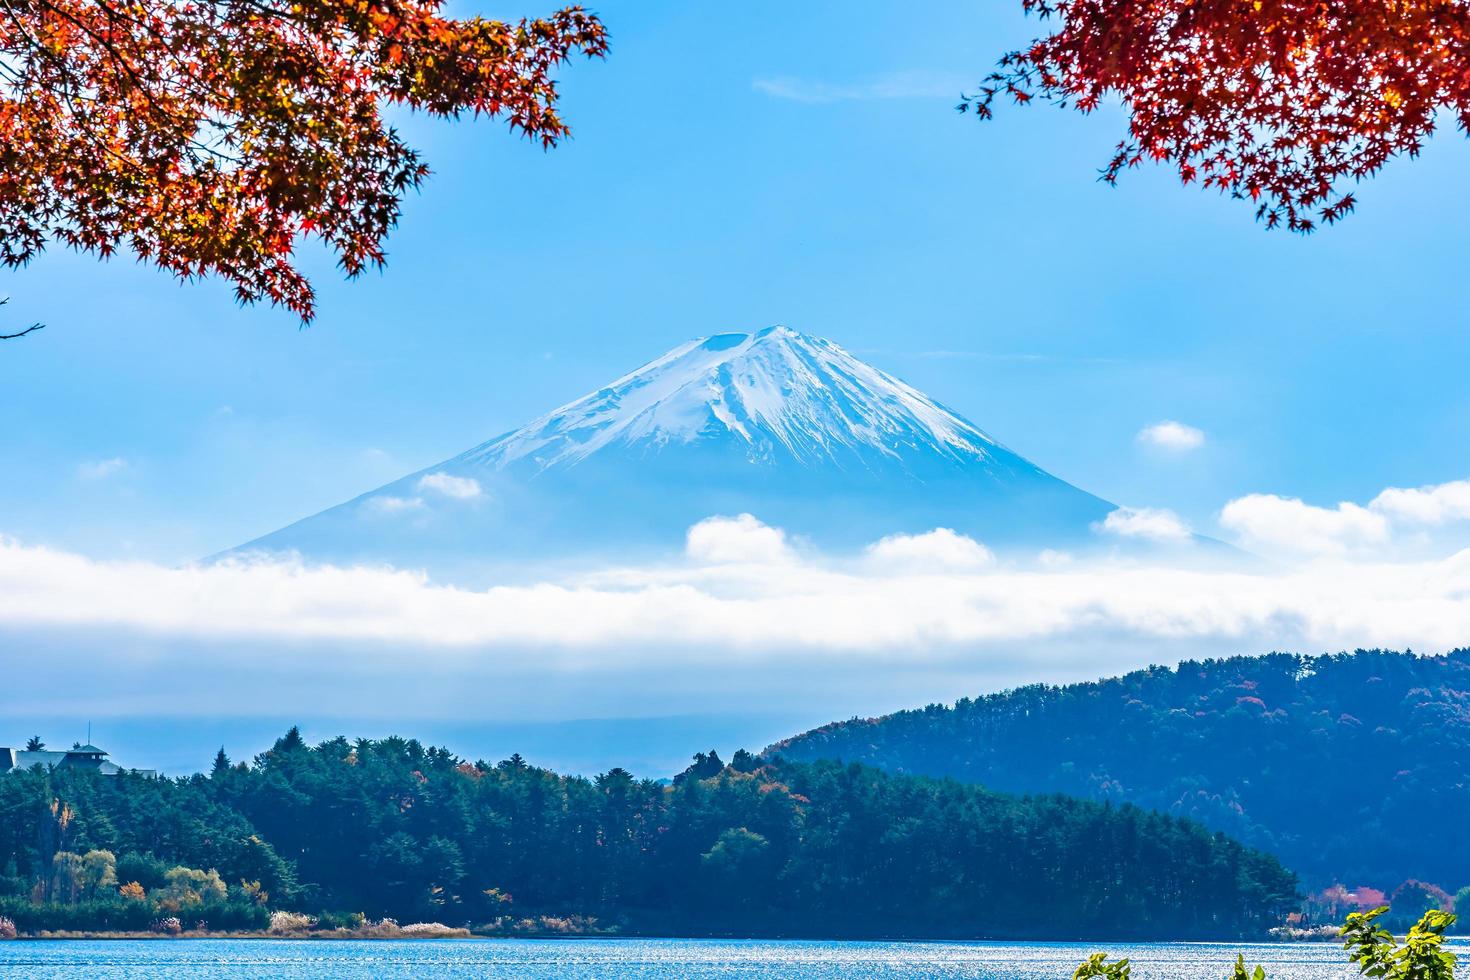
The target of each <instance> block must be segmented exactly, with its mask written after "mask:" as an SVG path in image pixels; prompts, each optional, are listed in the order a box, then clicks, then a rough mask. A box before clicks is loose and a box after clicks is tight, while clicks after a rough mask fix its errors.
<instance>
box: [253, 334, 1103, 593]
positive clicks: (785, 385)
mask: <svg viewBox="0 0 1470 980" xmlns="http://www.w3.org/2000/svg"><path fill="white" fill-rule="evenodd" d="M1114 509H1115V508H1114V505H1113V504H1110V503H1109V502H1107V501H1105V500H1102V499H1100V498H1098V497H1096V496H1093V495H1092V494H1089V493H1087V492H1085V491H1083V490H1079V489H1078V488H1076V487H1074V486H1072V485H1071V484H1068V483H1066V482H1065V481H1063V480H1060V479H1058V478H1056V477H1054V476H1052V475H1051V474H1049V473H1047V472H1046V471H1045V470H1043V469H1041V468H1040V467H1038V466H1037V465H1035V464H1034V463H1032V462H1030V461H1029V460H1027V459H1025V458H1023V457H1022V456H1020V455H1018V454H1017V453H1015V452H1013V451H1012V450H1010V449H1008V448H1006V447H1005V446H1003V445H1002V444H1001V443H1000V442H998V441H997V440H995V439H994V438H992V437H991V436H990V435H988V434H987V433H985V432H984V431H982V430H981V429H980V428H979V427H978V426H976V425H974V424H973V423H971V422H969V421H968V420H966V419H964V418H962V417H960V416H959V415H957V414H955V413H954V412H952V411H950V410H949V409H947V408H945V407H944V406H942V405H940V404H939V403H938V402H936V401H934V400H933V399H931V398H929V397H928V396H927V395H925V394H923V393H922V392H919V391H917V390H916V389H914V388H913V387H911V386H909V385H907V384H905V383H904V382H902V381H900V380H898V379H897V378H894V377H893V376H891V375H889V374H886V373H884V372H883V371H881V370H879V369H877V368H875V367H873V366H871V365H869V364H866V363H864V362H863V361H861V360H859V359H857V358H856V357H853V356H852V355H851V354H849V353H848V352H847V351H845V350H843V349H842V348H841V347H839V346H838V345H836V344H834V343H831V342H830V341H827V340H823V339H820V338H817V337H811V336H807V335H804V334H800V333H797V332H796V331H794V330H791V329H788V328H785V327H771V328H768V329H765V330H762V331H760V332H759V333H754V334H741V333H731V334H720V335H717V336H712V337H707V338H703V339H699V340H692V341H689V342H688V343H685V344H683V345H681V346H679V347H676V348H674V349H673V350H671V351H669V352H668V353H667V354H665V355H663V356H662V357H659V358H657V359H656V360H653V361H651V362H649V363H648V364H645V365H644V366H643V367H640V368H638V369H637V370H635V371H633V372H632V373H630V374H628V375H625V376H624V377H621V378H619V379H617V380H616V381H613V382H612V383H611V384H609V385H607V386H606V387H604V388H601V389H599V390H597V391H595V392H592V393H590V394H587V395H585V396H583V397H581V398H579V399H577V400H575V401H573V402H570V403H568V404H566V405H564V406H562V407H560V408H558V409H556V410H554V411H552V412H550V413H548V414H546V415H544V416H542V417H541V418H539V419H536V420H535V421H533V422H531V423H529V424H528V425H526V426H524V427H522V428H520V429H517V430H515V431H513V432H509V433H507V434H505V435H502V436H500V437H499V438H496V439H492V440H491V441H489V442H486V443H484V444H482V445H480V446H476V447H474V448H473V449H470V450H469V451H467V452H465V453H462V454H460V455H459V456H456V457H454V458H452V459H448V460H445V461H444V462H442V463H440V464H438V465H435V466H430V467H428V468H427V469H424V470H420V471H419V472H416V473H412V474H410V475H408V476H405V477H403V478H402V479H399V480H396V481H394V482H393V483H390V484H388V485H386V486H384V487H380V488H379V489H377V490H374V491H372V492H370V493H366V494H364V495H362V496H360V497H358V498H356V499H354V500H350V501H348V502H346V503H343V504H340V505H338V506H336V507H333V508H331V509H329V510H326V511H324V512H322V513H320V514H317V515H315V516H312V517H308V518H306V519H305V520H302V521H298V522H297V523H295V524H292V525H290V526H288V527H286V528H284V529H282V530H279V531H276V532H274V533H272V534H268V535H266V536H264V537H262V538H259V539H257V540H255V541H252V542H250V543H248V544H247V545H244V546H243V547H242V548H240V549H236V551H237V552H241V551H264V552H277V553H280V552H298V553H300V554H301V555H303V556H305V557H307V558H308V559H313V560H323V561H337V562H340V561H382V562H389V563H392V564H395V565H400V566H404V565H407V566H414V567H420V566H421V567H427V568H430V569H431V570H441V569H459V568H465V567H470V566H473V565H476V564H481V565H486V564H488V565H494V564H497V563H515V562H519V561H522V560H524V559H525V558H526V557H527V556H532V555H533V556H536V557H538V558H553V559H554V558H571V557H576V556H578V555H585V554H608V553H615V554H617V555H619V556H623V557H629V556H635V555H636V556H657V555H660V554H669V553H675V552H677V551H678V550H679V549H680V548H681V547H682V545H683V542H684V535H685V533H686V531H687V529H688V528H689V527H690V525H692V524H694V523H696V522H697V521H700V520H702V519H704V518H707V517H710V516H712V515H735V514H741V513H750V514H753V515H754V516H755V517H757V518H758V519H759V520H761V521H763V522H765V523H767V524H770V525H775V526H779V527H782V528H784V529H786V530H787V531H788V532H790V533H792V534H793V535H797V536H799V537H801V538H804V539H806V540H809V541H811V542H812V543H813V544H815V545H818V546H820V547H823V548H835V549H844V548H855V547H859V546H862V545H865V544H868V543H870V542H872V541H875V540H877V539H879V538H881V537H883V536H885V535H889V534H894V533H899V532H907V533H920V532H924V531H929V530H932V529H933V528H936V527H947V528H950V529H953V530H955V531H958V532H959V533H962V534H966V535H969V536H971V537H973V538H975V539H977V540H980V541H983V542H984V543H985V544H987V545H990V546H1000V547H1005V546H1008V545H1024V546H1032V545H1035V546H1038V547H1051V546H1066V545H1072V544H1077V543H1079V542H1081V543H1085V542H1088V541H1092V540H1095V539H1096V532H1095V530H1094V527H1095V525H1096V524H1097V522H1099V521H1101V520H1103V519H1104V518H1105V517H1106V515H1107V514H1108V513H1110V512H1111V511H1113V510H1114Z"/></svg>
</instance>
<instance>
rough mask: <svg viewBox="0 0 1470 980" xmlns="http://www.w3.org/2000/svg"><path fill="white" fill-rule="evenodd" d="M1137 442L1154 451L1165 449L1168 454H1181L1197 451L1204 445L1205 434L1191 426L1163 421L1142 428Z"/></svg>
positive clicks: (1172, 421)
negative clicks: (1192, 450) (1150, 447)
mask: <svg viewBox="0 0 1470 980" xmlns="http://www.w3.org/2000/svg"><path fill="white" fill-rule="evenodd" d="M1138 441H1139V442H1141V443H1143V444H1144V445H1145V446H1152V447H1154V448H1155V449H1165V450H1168V451H1169V452H1174V453H1183V452H1189V451H1190V450H1191V449H1198V448H1199V447H1200V446H1203V445H1204V444H1205V434H1204V433H1203V432H1201V431H1200V430H1199V429H1196V428H1195V427H1194V426H1192V425H1185V424H1184V423H1183V422H1175V421H1174V420H1172V419H1165V420H1164V421H1162V422H1155V423H1154V424H1153V425H1149V426H1144V428H1142V429H1140V430H1139V432H1138Z"/></svg>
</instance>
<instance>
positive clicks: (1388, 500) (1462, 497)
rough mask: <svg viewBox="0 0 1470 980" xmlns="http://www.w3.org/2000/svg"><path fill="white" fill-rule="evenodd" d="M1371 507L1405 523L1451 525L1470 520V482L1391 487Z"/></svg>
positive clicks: (1375, 499)
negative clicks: (1452, 522)
mask: <svg viewBox="0 0 1470 980" xmlns="http://www.w3.org/2000/svg"><path fill="white" fill-rule="evenodd" d="M1368 507H1369V508H1370V509H1371V510H1373V511H1375V512H1377V513H1380V514H1383V515H1385V516H1386V517H1388V518H1390V519H1392V520H1396V521H1401V522H1403V523H1405V524H1430V525H1438V524H1447V523H1449V522H1450V521H1463V520H1467V519H1470V480H1454V481H1451V482H1449V483H1441V484H1439V485H1438V486H1428V487H1418V488H1415V489H1404V488H1401V487H1389V488H1388V489H1387V490H1385V491H1383V492H1382V493H1380V494H1379V495H1378V496H1376V497H1374V498H1373V500H1372V501H1371V502H1370V503H1369V504H1368Z"/></svg>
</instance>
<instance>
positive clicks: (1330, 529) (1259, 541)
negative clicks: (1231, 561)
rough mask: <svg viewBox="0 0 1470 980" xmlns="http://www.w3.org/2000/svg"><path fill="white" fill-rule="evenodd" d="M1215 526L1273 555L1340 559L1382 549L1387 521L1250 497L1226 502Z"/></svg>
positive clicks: (1343, 508)
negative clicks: (1218, 522)
mask: <svg viewBox="0 0 1470 980" xmlns="http://www.w3.org/2000/svg"><path fill="white" fill-rule="evenodd" d="M1220 525H1221V526H1222V527H1224V528H1226V529H1227V530H1229V531H1232V532H1234V533H1235V535H1236V536H1237V538H1238V539H1239V541H1240V543H1241V545H1242V546H1243V547H1245V548H1248V549H1250V550H1252V551H1259V552H1262V553H1265V554H1272V555H1287V556H1311V555H1344V554H1349V553H1353V552H1360V551H1365V550H1370V549H1374V548H1377V547H1379V546H1382V545H1385V544H1387V543H1388V541H1389V536H1390V531H1391V529H1390V526H1389V521H1388V518H1387V517H1385V516H1384V515H1383V514H1381V513H1378V512H1377V511H1374V510H1370V509H1368V508H1366V507H1359V506H1358V505H1357V504H1353V503H1341V504H1338V505H1337V506H1336V507H1332V508H1328V507H1314V506H1312V505H1311V504H1307V503H1303V502H1302V501H1300V500H1298V499H1296V498H1294V497H1278V496H1276V495H1274V494H1269V493H1253V494H1249V495H1247V496H1244V497H1240V498H1238V499H1236V500H1232V501H1230V502H1229V503H1228V504H1226V505H1225V507H1224V509H1223V510H1222V511H1221V512H1220Z"/></svg>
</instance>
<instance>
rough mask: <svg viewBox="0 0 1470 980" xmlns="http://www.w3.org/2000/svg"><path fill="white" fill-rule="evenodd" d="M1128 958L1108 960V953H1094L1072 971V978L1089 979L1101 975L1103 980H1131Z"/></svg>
mask: <svg viewBox="0 0 1470 980" xmlns="http://www.w3.org/2000/svg"><path fill="white" fill-rule="evenodd" d="M1131 969H1132V967H1130V966H1129V965H1128V960H1127V959H1126V958H1124V959H1121V960H1114V961H1113V962H1111V963H1109V962H1108V954H1107V953H1093V954H1092V955H1091V956H1089V957H1088V958H1087V959H1086V960H1084V961H1083V963H1082V965H1081V966H1079V967H1077V969H1076V970H1075V971H1073V973H1072V980H1088V978H1089V977H1101V978H1102V980H1129V970H1131Z"/></svg>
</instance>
